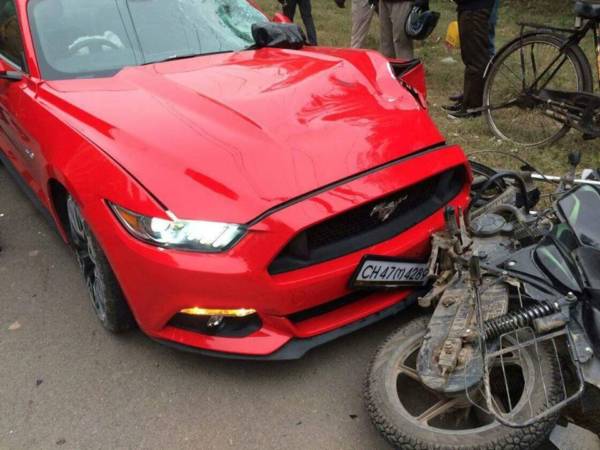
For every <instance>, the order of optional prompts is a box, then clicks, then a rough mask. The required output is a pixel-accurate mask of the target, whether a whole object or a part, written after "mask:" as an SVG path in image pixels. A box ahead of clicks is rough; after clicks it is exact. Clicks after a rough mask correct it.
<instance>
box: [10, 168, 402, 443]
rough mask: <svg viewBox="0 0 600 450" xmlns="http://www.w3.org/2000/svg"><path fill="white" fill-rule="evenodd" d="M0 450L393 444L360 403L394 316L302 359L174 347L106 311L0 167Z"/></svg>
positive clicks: (64, 248) (63, 248) (67, 252)
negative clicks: (120, 323) (258, 358)
mask: <svg viewBox="0 0 600 450" xmlns="http://www.w3.org/2000/svg"><path fill="white" fill-rule="evenodd" d="M0 247H2V251H1V252H0V449H1V450H5V449H34V448H44V449H46V448H60V449H84V448H85V449H93V448H98V449H100V448H101V449H107V448H155V449H166V448H202V449H227V448H261V449H267V448H273V449H275V448H276V449H282V448H288V449H316V448H326V449H342V448H343V449H386V448H389V447H387V445H386V444H385V442H384V441H383V439H382V438H380V437H379V435H378V434H377V432H376V430H375V429H374V428H373V427H372V426H371V424H370V422H369V419H368V417H367V413H366V411H365V409H364V406H363V403H362V383H363V380H364V376H365V372H366V368H367V365H368V362H369V360H370V358H371V356H372V354H373V353H374V351H375V350H376V348H377V346H378V345H379V344H380V343H381V342H382V340H383V339H384V338H385V336H386V335H387V334H389V333H390V332H392V331H393V330H394V328H395V327H396V326H397V325H398V323H400V322H399V321H398V319H391V320H388V321H386V322H384V323H382V324H379V325H375V326H373V327H370V328H368V329H367V330H363V331H360V332H358V333H355V334H353V335H351V336H348V337H345V338H342V339H339V340H338V341H336V342H333V343H331V344H328V345H326V346H324V347H321V348H318V349H315V350H313V351H312V352H311V353H309V354H308V355H306V357H305V358H304V359H302V360H300V361H292V362H275V363H269V362H264V363H263V362H261V363H259V362H240V361H230V360H220V359H214V358H209V357H203V356H198V355H192V354H188V353H182V352H179V351H176V350H172V349H170V348H166V347H164V346H162V345H160V344H157V343H155V342H153V341H151V340H150V339H148V338H147V337H146V336H145V335H143V334H142V333H141V332H139V331H136V332H132V333H129V334H127V335H125V336H123V337H115V336H113V335H111V334H109V333H107V332H105V331H104V330H103V329H102V327H101V326H100V324H99V322H97V320H96V318H95V316H94V313H93V311H92V307H91V305H90V304H89V300H88V297H87V294H86V291H85V287H84V284H83V281H82V279H81V277H80V274H79V269H78V266H77V264H76V262H75V260H74V258H73V256H72V254H71V251H70V249H69V248H68V247H67V246H65V245H64V244H63V242H62V241H61V239H60V237H59V236H58V234H57V233H56V232H55V231H54V230H53V229H52V228H51V227H50V226H49V225H48V223H47V222H46V220H45V219H44V217H43V216H42V215H41V214H40V213H39V212H38V211H37V210H36V209H35V208H34V207H33V205H32V204H31V203H30V202H29V200H28V199H27V198H26V197H25V195H24V194H23V193H22V192H21V191H20V189H19V188H18V187H17V186H16V184H15V183H14V182H13V181H12V179H10V178H9V176H8V174H7V173H6V170H5V168H4V167H2V166H1V165H0Z"/></svg>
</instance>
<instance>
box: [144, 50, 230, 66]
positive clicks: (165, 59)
mask: <svg viewBox="0 0 600 450" xmlns="http://www.w3.org/2000/svg"><path fill="white" fill-rule="evenodd" d="M232 52H233V50H220V51H217V52H208V53H190V54H187V55H173V56H168V57H167V58H164V59H158V60H156V61H148V62H145V63H142V64H141V65H142V66H148V65H150V64H160V63H164V62H168V61H177V60H179V59H190V58H195V57H197V56H208V55H218V54H220V53H232Z"/></svg>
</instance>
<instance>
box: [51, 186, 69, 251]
mask: <svg viewBox="0 0 600 450" xmlns="http://www.w3.org/2000/svg"><path fill="white" fill-rule="evenodd" d="M48 194H49V197H50V206H51V208H52V213H53V215H54V220H55V222H56V225H57V227H58V232H59V233H60V235H61V237H62V238H63V240H64V241H65V242H70V238H69V232H68V230H69V216H68V213H67V198H68V196H69V191H68V190H67V188H66V187H65V186H64V185H63V184H62V183H61V182H60V181H58V180H57V179H56V178H50V179H49V180H48Z"/></svg>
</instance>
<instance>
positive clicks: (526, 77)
mask: <svg viewBox="0 0 600 450" xmlns="http://www.w3.org/2000/svg"><path fill="white" fill-rule="evenodd" d="M575 14H576V16H577V17H578V22H581V24H580V25H579V26H576V27H575V28H559V27H552V26H546V25H539V24H534V23H521V24H520V25H521V32H520V35H519V36H518V37H517V38H515V39H514V40H512V41H511V42H509V43H508V44H506V45H505V46H504V47H503V48H502V49H501V50H500V51H499V52H498V53H497V55H496V56H495V57H494V58H493V59H492V61H491V62H490V64H489V66H488V68H487V70H486V76H485V87H484V98H483V108H482V112H483V113H484V116H485V118H486V121H487V123H488V126H489V127H490V130H491V131H492V133H494V135H495V136H497V137H498V138H500V139H503V140H507V141H511V142H513V143H515V144H519V145H522V146H525V147H537V146H543V145H549V144H552V143H554V142H556V141H557V140H559V139H560V138H562V137H563V136H564V135H565V134H566V133H567V132H568V131H569V129H571V128H575V129H577V130H579V131H581V132H582V133H583V136H584V138H586V139H593V138H598V137H600V95H597V94H594V93H593V90H594V86H593V85H594V81H593V75H592V68H591V65H590V62H589V60H588V58H587V57H586V55H585V52H584V51H583V50H582V48H581V46H580V45H579V44H580V43H581V42H582V41H583V39H584V38H585V37H586V36H587V35H588V33H592V35H593V39H594V46H595V54H596V62H597V64H596V66H597V69H598V84H599V85H600V37H599V36H600V3H591V2H589V1H583V0H578V1H576V2H575ZM524 125H526V126H524Z"/></svg>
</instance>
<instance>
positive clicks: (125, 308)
mask: <svg viewBox="0 0 600 450" xmlns="http://www.w3.org/2000/svg"><path fill="white" fill-rule="evenodd" d="M67 212H68V217H69V235H70V238H71V243H72V245H73V249H74V250H75V255H76V256H77V262H78V263H79V266H80V268H81V271H82V273H83V278H84V280H85V283H86V286H87V290H88V294H89V296H90V300H91V302H92V306H93V308H94V312H95V313H96V316H97V317H98V319H99V320H100V322H101V323H102V325H103V326H104V328H106V329H107V330H108V331H110V332H112V333H121V332H124V331H127V330H130V329H132V328H135V326H136V322H135V319H134V317H133V314H132V313H131V310H130V309H129V305H128V304H127V301H126V300H125V296H124V295H123V291H122V290H121V287H120V285H119V282H118V281H117V278H116V277H115V274H114V272H113V271H112V268H111V267H110V264H109V262H108V259H107V258H106V255H105V254H104V252H103V251H102V248H101V247H100V244H99V243H98V241H97V240H96V237H95V236H94V234H93V233H92V230H90V228H89V226H88V225H87V223H86V222H85V220H84V219H83V216H82V214H81V210H80V208H79V206H78V205H77V203H76V202H75V200H74V199H73V197H71V196H70V195H69V196H68V198H67Z"/></svg>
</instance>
